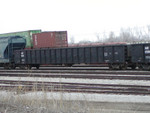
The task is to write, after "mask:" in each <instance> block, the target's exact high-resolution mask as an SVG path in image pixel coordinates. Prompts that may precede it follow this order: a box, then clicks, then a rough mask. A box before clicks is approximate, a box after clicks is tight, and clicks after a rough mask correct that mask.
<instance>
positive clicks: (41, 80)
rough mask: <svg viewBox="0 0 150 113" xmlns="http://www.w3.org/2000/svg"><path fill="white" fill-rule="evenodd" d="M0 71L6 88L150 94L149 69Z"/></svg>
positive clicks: (1, 81)
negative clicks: (139, 70)
mask: <svg viewBox="0 0 150 113" xmlns="http://www.w3.org/2000/svg"><path fill="white" fill-rule="evenodd" d="M0 72H1V73H0V89H1V90H7V91H17V92H18V91H24V92H33V91H48V92H69V93H72V92H74V93H91V94H93V93H96V94H127V95H150V81H149V80H150V75H148V74H149V72H146V71H145V72H144V71H141V72H136V71H108V70H99V71H93V70H91V71H90V70H87V71H86V70H81V71H78V70H76V71H70V70H65V71H63V70H59V68H58V70H30V71H29V70H8V71H5V70H0ZM76 72H78V73H76ZM83 81H84V82H83ZM89 81H90V82H89ZM95 81H97V82H95ZM107 81H108V82H107ZM139 82H142V84H139ZM132 83H134V84H132Z"/></svg>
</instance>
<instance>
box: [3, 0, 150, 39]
mask: <svg viewBox="0 0 150 113" xmlns="http://www.w3.org/2000/svg"><path fill="white" fill-rule="evenodd" d="M149 5H150V0H0V15H1V16H0V33H7V32H15V31H25V30H33V29H42V30H43V31H59V30H67V31H68V34H69V36H74V37H75V40H76V41H79V40H83V39H86V40H94V39H93V38H90V36H91V35H94V34H95V33H96V32H98V33H101V32H104V31H106V32H107V31H110V30H112V31H117V30H119V29H120V28H121V27H123V28H124V27H134V26H146V25H150V14H149V11H150V6H149Z"/></svg>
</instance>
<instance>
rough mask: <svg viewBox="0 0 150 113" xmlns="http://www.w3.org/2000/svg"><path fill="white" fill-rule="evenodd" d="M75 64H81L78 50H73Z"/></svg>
mask: <svg viewBox="0 0 150 113" xmlns="http://www.w3.org/2000/svg"><path fill="white" fill-rule="evenodd" d="M72 50H73V62H74V63H75V64H78V63H79V55H78V49H77V48H73V49H72Z"/></svg>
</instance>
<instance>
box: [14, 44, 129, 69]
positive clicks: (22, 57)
mask: <svg viewBox="0 0 150 113" xmlns="http://www.w3.org/2000/svg"><path fill="white" fill-rule="evenodd" d="M127 60H128V54H127V45H115V46H114V45H113V46H92V47H71V48H70V47H68V48H47V49H32V50H19V51H16V53H15V63H16V64H18V65H28V66H30V67H37V68H38V67H39V66H40V65H45V64H48V65H49V64H53V65H62V64H64V65H69V66H71V65H73V64H81V63H85V64H103V63H107V64H109V66H110V67H111V68H124V67H126V66H127V65H126V62H127Z"/></svg>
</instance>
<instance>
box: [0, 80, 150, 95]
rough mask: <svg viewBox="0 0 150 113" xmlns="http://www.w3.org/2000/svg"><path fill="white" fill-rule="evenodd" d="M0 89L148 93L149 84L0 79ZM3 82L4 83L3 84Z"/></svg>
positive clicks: (149, 93)
mask: <svg viewBox="0 0 150 113" xmlns="http://www.w3.org/2000/svg"><path fill="white" fill-rule="evenodd" d="M0 84H1V85H0V89H2V90H14V89H15V90H17V91H18V92H19V91H20V92H23V91H25V92H28V91H61V92H80V93H98V94H102V93H104V94H106V93H107V94H130V95H150V86H140V85H117V84H113V85H110V84H86V83H64V82H59V83H58V82H35V81H28V82H27V81H11V80H0ZM4 84H5V85H4Z"/></svg>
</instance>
